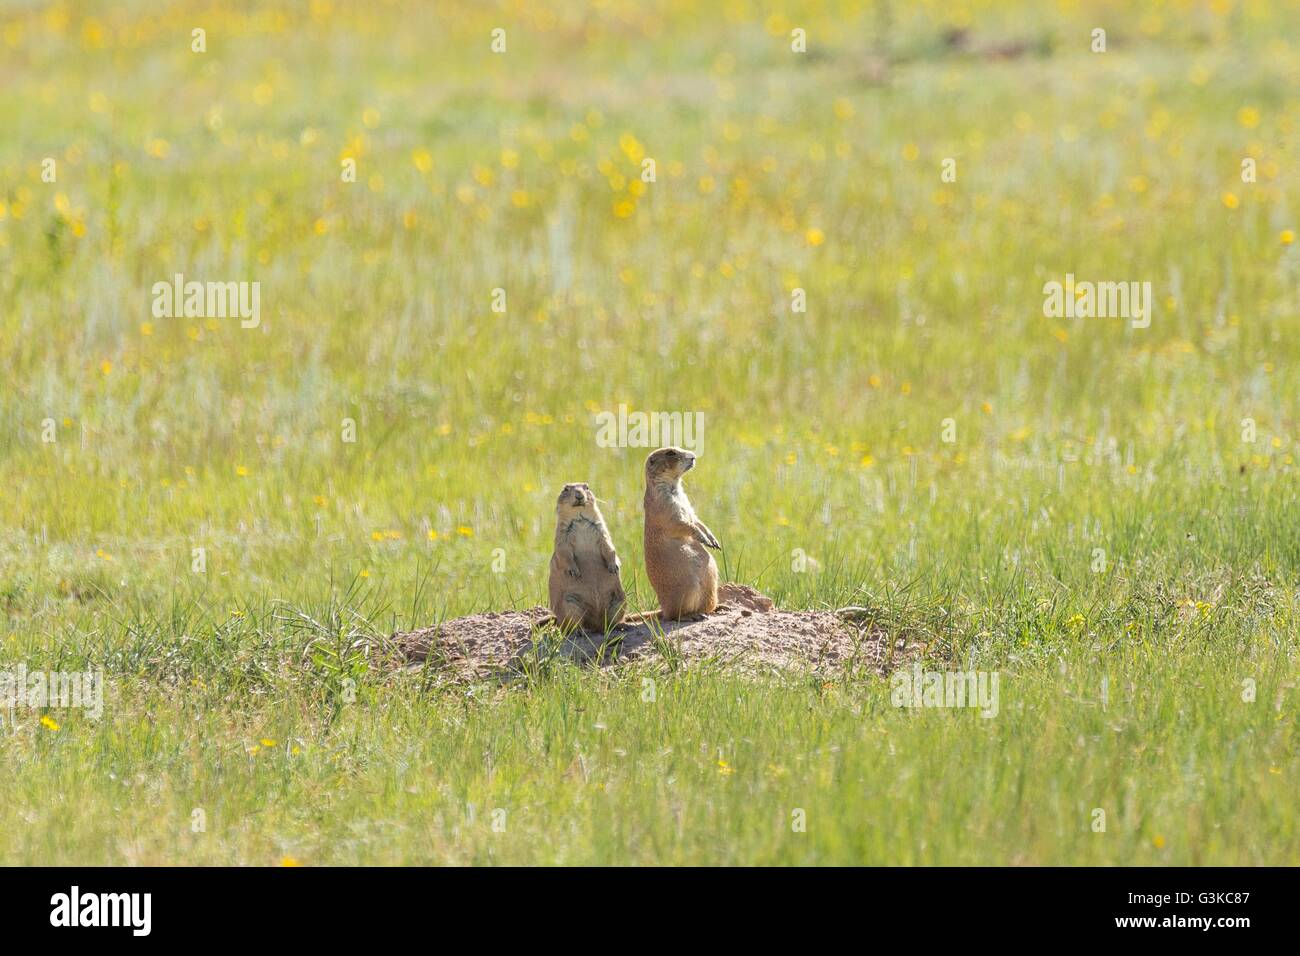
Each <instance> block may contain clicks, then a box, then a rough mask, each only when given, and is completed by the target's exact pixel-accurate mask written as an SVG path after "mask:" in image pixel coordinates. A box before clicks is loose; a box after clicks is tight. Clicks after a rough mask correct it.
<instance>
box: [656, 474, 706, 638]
mask: <svg viewBox="0 0 1300 956" xmlns="http://www.w3.org/2000/svg"><path fill="white" fill-rule="evenodd" d="M694 467H695V455H694V454H692V453H691V452H689V451H685V450H683V449H681V448H660V449H659V450H658V451H655V452H651V454H650V457H649V458H647V459H646V460H645V570H646V576H647V577H648V578H649V579H650V584H651V586H652V587H653V588H654V589H655V594H656V595H658V597H659V611H660V614H661V615H662V616H663V618H664V619H665V620H680V619H681V618H683V617H694V616H696V615H702V614H709V613H711V612H712V611H713V610H714V608H716V607H717V606H718V566H717V564H715V563H714V561H713V555H711V554H709V552H708V551H707V550H706V549H707V548H721V547H722V545H720V544H718V539H717V538H715V537H714V536H713V532H712V531H710V530H709V529H708V528H707V527H706V526H705V524H704V522H702V521H701V520H700V519H699V518H697V517H696V516H695V509H694V508H692V507H691V502H690V500H689V499H688V498H687V497H686V491H685V489H683V488H682V475H684V474H686V472H688V471H690V470H691V469H692V468H694Z"/></svg>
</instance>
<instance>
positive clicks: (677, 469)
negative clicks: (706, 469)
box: [645, 447, 695, 487]
mask: <svg viewBox="0 0 1300 956" xmlns="http://www.w3.org/2000/svg"><path fill="white" fill-rule="evenodd" d="M694 467H695V453H694V452H690V451H687V450H686V449H684V448H672V447H669V448H660V449H658V450H657V451H652V452H651V453H650V457H649V458H647V459H646V460H645V483H646V486H647V487H651V486H654V485H675V484H677V482H679V481H680V480H681V478H682V475H684V474H686V473H687V472H688V471H690V470H691V469H692V468H694Z"/></svg>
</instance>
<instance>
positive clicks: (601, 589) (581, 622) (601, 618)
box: [550, 483, 627, 633]
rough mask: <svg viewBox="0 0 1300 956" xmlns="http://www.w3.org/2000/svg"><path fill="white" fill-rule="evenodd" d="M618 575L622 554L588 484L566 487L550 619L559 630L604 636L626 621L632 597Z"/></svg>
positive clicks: (560, 503) (558, 507) (559, 510)
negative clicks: (583, 631)
mask: <svg viewBox="0 0 1300 956" xmlns="http://www.w3.org/2000/svg"><path fill="white" fill-rule="evenodd" d="M618 572H619V563H618V554H617V553H616V552H615V551H614V541H613V539H611V538H610V536H609V529H608V528H606V527H605V519H604V517H603V516H602V515H601V513H600V509H599V508H597V507H596V496H595V495H593V494H592V493H591V489H590V488H588V487H587V486H586V484H583V483H575V484H568V485H565V486H564V490H563V491H561V492H560V497H559V499H558V500H557V501H556V503H555V552H554V553H553V554H552V555H551V579H550V599H551V613H552V614H554V615H555V622H556V624H558V625H559V626H560V627H561V628H565V629H569V628H575V627H580V628H582V629H583V630H587V631H600V632H602V633H603V632H604V631H607V630H609V629H610V628H611V627H613V626H614V625H615V624H618V623H619V622H620V621H621V620H623V609H624V606H625V605H626V604H627V595H626V594H625V593H624V592H623V584H622V582H621V581H620V580H619V576H618Z"/></svg>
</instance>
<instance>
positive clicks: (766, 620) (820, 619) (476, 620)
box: [388, 584, 917, 680]
mask: <svg viewBox="0 0 1300 956" xmlns="http://www.w3.org/2000/svg"><path fill="white" fill-rule="evenodd" d="M718 597H719V600H720V602H721V603H720V604H719V606H718V609H717V610H716V611H715V612H714V613H712V614H710V615H707V616H706V617H704V618H703V619H700V620H694V621H691V620H687V621H660V620H659V617H658V615H655V614H651V615H648V616H647V619H646V620H636V619H633V620H632V621H629V622H625V623H624V624H621V625H620V626H618V627H617V628H615V629H614V630H613V631H611V632H610V634H609V635H608V636H606V635H603V634H588V633H586V632H583V631H575V632H574V633H572V634H569V635H567V636H566V635H563V634H561V633H560V632H559V631H558V630H557V629H556V628H555V626H554V624H553V623H552V619H551V615H550V613H549V612H548V611H547V610H546V608H544V607H535V608H530V609H529V610H526V611H502V612H496V613H489V614H475V615H472V616H470V617H461V618H455V619H453V620H450V621H444V622H443V623H442V624H440V625H437V626H436V627H427V628H422V629H420V630H418V631H407V632H404V633H398V634H394V635H393V636H392V638H391V640H390V642H389V644H388V649H389V650H390V651H391V652H392V654H393V655H394V656H395V658H396V660H397V661H398V662H399V663H401V664H405V665H408V666H410V665H413V666H419V667H427V668H433V669H436V670H437V671H439V672H440V673H441V674H442V675H443V676H445V677H446V678H448V679H451V680H481V679H485V678H490V677H508V676H511V675H512V674H518V673H521V672H522V671H523V670H524V669H525V668H526V667H528V666H529V664H530V663H534V662H539V661H544V660H547V659H549V658H551V657H553V656H556V655H558V656H562V657H565V658H568V659H570V660H573V661H578V662H583V663H590V664H593V665H598V666H619V665H627V664H630V663H634V662H637V661H643V662H644V661H656V660H657V661H668V660H670V659H676V660H677V661H679V662H680V663H682V664H685V665H688V666H689V665H691V664H698V663H702V662H705V661H709V662H716V663H717V664H720V665H723V666H727V667H732V668H735V669H737V670H740V671H742V672H747V673H756V672H757V673H762V672H768V673H771V672H782V671H803V672H806V673H812V674H816V675H821V676H827V677H829V676H833V675H835V674H838V673H843V672H845V671H852V672H854V673H862V674H877V675H880V676H884V675H887V674H888V673H889V672H890V671H892V670H893V669H894V668H895V667H897V666H898V665H899V664H900V663H901V662H902V661H904V660H910V659H911V657H912V656H913V655H914V654H915V653H916V651H917V648H916V647H915V646H909V645H907V644H906V642H904V641H902V640H895V641H893V642H891V640H890V638H889V635H887V634H886V633H885V632H884V631H883V630H881V629H880V628H878V627H874V626H871V625H861V624H857V623H854V621H853V620H852V618H853V615H851V614H843V613H837V612H832V611H782V610H778V609H777V608H776V606H775V604H773V602H772V599H771V598H769V597H767V596H765V595H763V594H760V593H759V592H758V591H756V590H754V589H753V588H751V587H747V586H745V585H741V584H724V585H722V587H721V588H719V594H718Z"/></svg>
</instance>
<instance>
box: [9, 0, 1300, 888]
mask: <svg viewBox="0 0 1300 956" xmlns="http://www.w3.org/2000/svg"><path fill="white" fill-rule="evenodd" d="M218 6H219V7H220V8H221V10H218V9H216V8H217V7H218ZM1133 7H1134V5H1131V4H1129V3H1121V2H1115V3H1084V2H1061V3H1057V4H1038V3H1028V2H1026V3H994V2H987V3H985V2H980V3H965V2H942V3H940V2H935V3H920V4H916V5H910V4H903V3H886V2H878V3H861V4H857V3H848V2H845V3H816V4H813V3H809V4H802V3H796V2H786V3H755V2H747V0H726V2H721V3H717V4H713V3H700V4H698V5H695V4H690V3H680V2H678V3H668V2H663V3H658V2H643V0H635V2H633V0H607V2H602V3H597V4H592V5H590V6H588V5H579V4H577V3H573V4H569V3H538V4H533V3H528V4H515V3H506V4H502V5H499V6H498V5H495V4H479V3H463V4H462V3H439V4H437V5H436V8H435V7H434V5H432V4H427V5H426V4H417V3H410V4H408V3H374V4H348V3H343V2H341V0H335V2H333V3H330V2H323V0H313V2H305V0H304V2H300V3H299V2H294V3H283V4H271V3H258V4H253V3H222V4H220V5H213V4H208V3H197V2H193V3H192V2H177V3H167V4H151V3H144V2H136V0H127V2H114V3H57V4H53V5H46V4H38V3H34V2H24V0H5V2H4V3H3V4H2V5H0V88H3V89H4V91H5V95H4V96H0V131H3V132H2V133H0V382H2V383H3V384H0V609H2V612H3V618H2V619H0V670H10V671H12V670H14V669H15V668H17V667H18V666H19V665H22V666H25V667H26V668H28V669H29V670H45V671H70V670H77V669H80V670H86V669H94V670H102V672H103V674H104V676H105V680H106V691H105V701H104V707H103V714H102V716H101V717H100V718H99V719H98V720H96V719H93V718H92V717H91V716H90V715H88V714H86V713H84V712H82V711H78V710H62V709H41V708H35V709H33V708H19V709H15V710H13V711H12V712H5V711H0V715H3V725H2V726H0V764H2V765H3V767H4V770H5V772H4V773H3V774H0V862H3V863H8V864H38V863H39V864H67V863H91V864H106V863H127V864H169V863H178V864H185V863H200V864H232V863H238V864H255V865H264V864H278V863H295V862H296V863H302V864H305V865H311V864H330V863H602V864H622V863H649V864H666V863H696V864H700V863H703V864H712V863H804V864H809V863H839V864H846V863H872V864H967V863H993V864H1073V863H1091V864H1166V863H1167V864H1201V863H1206V864H1210V863H1215V864H1262V863H1271V864H1283V863H1286V864H1297V863H1300V808H1298V807H1297V803H1296V799H1295V794H1296V792H1297V790H1300V731H1298V730H1297V725H1296V718H1297V714H1298V713H1300V699H1298V698H1300V688H1298V687H1297V677H1298V676H1300V636H1298V635H1300V631H1298V624H1300V621H1298V619H1297V615H1298V612H1300V500H1298V494H1297V476H1298V474H1300V468H1298V466H1297V462H1296V456H1297V454H1300V452H1298V451H1297V442H1300V364H1298V361H1297V360H1300V301H1298V282H1297V280H1298V279H1300V247H1297V246H1296V245H1295V243H1294V234H1295V231H1296V230H1297V229H1300V222H1298V220H1300V216H1297V205H1298V202H1300V179H1298V178H1297V170H1296V155H1297V146H1298V145H1300V140H1298V138H1297V137H1298V135H1300V97H1297V90H1300V50H1297V48H1296V37H1297V36H1300V7H1298V6H1297V5H1296V4H1295V3H1290V2H1279V3H1272V4H1265V3H1261V2H1256V0H1245V2H1234V0H1214V2H1190V0H1187V2H1167V3H1152V4H1143V5H1140V9H1134V8H1133ZM222 11H224V12H222ZM197 28H201V29H203V30H204V31H206V32H205V34H204V42H205V46H206V48H205V50H204V52H194V51H193V49H192V44H193V43H194V42H195V41H194V39H193V33H192V31H194V30H195V29H197ZM496 28H501V29H504V30H505V41H506V50H505V52H503V53H494V52H493V51H492V48H491V45H492V42H493V40H492V31H493V30H494V29H496ZM1097 28H1103V29H1105V30H1106V41H1107V49H1106V52H1104V53H1100V52H1093V51H1092V49H1091V47H1092V45H1093V42H1094V41H1093V31H1094V30H1095V29H1097ZM795 29H802V30H805V31H806V36H807V52H806V53H796V52H793V51H792V49H791V42H792V41H791V31H792V30H795ZM46 159H52V160H54V163H53V165H52V166H50V165H49V164H46V163H45V162H44V161H45V160H46ZM646 159H653V160H654V166H655V172H656V175H655V179H654V181H653V182H648V183H647V182H645V181H643V178H642V171H643V169H644V168H645V166H644V162H645V160H646ZM947 159H952V160H955V170H956V180H955V181H953V182H946V181H944V179H943V178H942V176H941V173H942V171H943V169H944V161H945V160H947ZM1245 159H1251V160H1253V161H1254V167H1253V168H1254V170H1255V176H1254V181H1253V182H1246V181H1243V160H1245ZM352 161H354V162H355V170H356V177H355V180H356V181H355V182H350V181H345V176H346V174H347V172H348V169H349V168H351V166H352ZM50 170H52V171H53V173H54V181H52V182H50V181H47V179H48V178H49V175H48V171H50ZM177 273H181V274H183V275H184V276H185V278H186V279H187V280H191V279H192V280H199V281H236V282H245V281H246V282H253V281H256V282H259V283H260V302H261V313H260V323H259V324H258V325H257V326H256V327H255V328H243V327H241V324H240V321H239V319H238V318H220V317H194V318H184V317H181V318H171V317H166V316H161V317H160V316H157V315H155V314H154V310H153V305H154V295H153V293H152V291H151V290H152V288H153V286H154V284H155V283H156V282H159V281H162V282H170V281H171V280H172V277H173V276H174V275H175V274H177ZM1067 274H1073V275H1075V276H1076V277H1078V279H1079V280H1094V281H1144V282H1150V283H1151V286H1152V289H1153V294H1154V300H1155V302H1154V315H1153V317H1152V321H1151V324H1150V327H1148V328H1139V327H1135V325H1134V323H1132V322H1130V321H1128V320H1126V319H1124V318H1083V319H1079V318H1059V319H1058V318H1049V317H1046V316H1045V315H1044V308H1043V305H1044V295H1043V291H1042V290H1043V286H1044V284H1045V283H1047V282H1051V281H1064V279H1065V276H1066V275H1067ZM498 289H500V290H504V294H505V302H506V307H505V311H504V312H501V311H494V309H493V304H494V296H495V295H496V293H495V292H494V290H498ZM795 290H803V294H804V295H805V296H806V311H803V312H798V311H793V310H792V301H793V299H792V296H793V295H794V294H795ZM620 404H626V405H627V406H629V408H631V409H634V410H645V411H681V412H685V413H694V412H699V413H701V414H702V415H703V420H704V422H705V431H704V437H703V443H702V446H701V448H700V465H699V467H698V468H697V469H696V470H695V471H694V472H693V473H692V474H691V477H690V480H689V482H688V486H689V489H690V492H691V496H692V500H693V501H694V503H695V505H696V508H697V509H698V510H699V512H700V514H701V516H702V517H703V519H704V520H705V521H706V522H708V524H709V525H710V526H711V527H712V529H713V530H714V531H715V532H716V533H717V535H718V537H719V538H720V539H721V540H722V541H723V543H724V545H725V550H724V552H722V555H721V557H720V562H721V563H722V566H723V571H724V576H725V577H727V578H728V579H731V580H737V581H743V582H746V583H749V584H752V585H755V586H757V587H759V588H761V589H762V590H764V591H765V592H767V593H768V594H770V595H772V596H773V597H774V598H775V599H776V600H777V602H778V603H779V604H780V605H782V606H785V607H792V608H827V607H839V606H842V605H846V604H856V605H862V606H865V607H868V608H870V609H871V612H872V614H873V615H874V616H875V618H876V620H878V621H879V622H880V623H882V624H883V625H884V626H886V627H888V628H890V629H891V630H892V631H894V632H896V633H898V634H899V635H903V636H906V637H907V638H908V639H909V640H913V641H917V642H920V643H922V644H923V645H924V646H925V648H926V655H927V656H926V666H927V667H930V668H934V669H943V668H950V667H951V668H970V669H977V670H980V671H984V672H996V673H998V674H999V675H1000V681H1001V683H1000V687H1001V700H1000V707H999V712H998V715H997V716H996V717H995V718H991V719H983V718H981V717H980V716H978V715H977V714H976V713H973V712H969V711H962V712H953V711H950V710H930V709H921V710H919V711H918V710H912V709H901V708H898V707H895V706H892V703H891V694H890V686H889V685H888V684H887V683H886V682H884V681H881V680H864V679H847V678H846V679H843V680H829V681H823V680H813V679H811V678H803V677H799V676H797V675H795V676H791V677H790V678H789V679H785V680H773V681H770V682H761V683H755V682H753V681H748V682H746V681H742V680H741V679H740V678H739V677H738V676H736V675H734V674H730V673H727V672H724V671H719V670H717V669H711V668H700V669H692V670H687V671H681V670H672V669H669V668H666V667H665V668H663V669H662V670H657V671H654V672H649V671H646V670H644V669H642V670H638V671H634V672H632V673H630V674H618V675H616V674H611V673H607V672H603V671H601V672H597V671H593V670H590V669H580V668H577V667H561V668H556V669H551V670H548V671H547V672H546V673H545V674H543V675H539V676H537V677H536V678H535V679H533V680H530V681H528V682H526V683H525V684H524V685H523V686H519V685H515V686H511V687H508V688H501V687H498V686H495V685H493V686H487V685H484V686H475V687H464V686H440V685H438V684H437V683H436V682H431V681H430V680H429V679H428V676H429V675H427V674H423V675H421V674H409V675H400V676H394V675H393V674H391V673H389V672H387V671H384V670H380V669H378V668H374V667H369V666H368V665H367V661H366V658H365V657H364V655H363V654H362V653H361V650H360V644H361V642H362V640H363V639H364V638H366V637H369V636H375V635H384V634H387V633H390V632H391V631H393V630H395V629H401V628H406V627H416V626H424V625H428V624H431V623H433V622H436V621H438V620H441V619H443V618H446V617H450V616H456V615H460V614H466V613H471V612H476V611H481V610H486V609H492V608H505V607H527V606H531V605H533V604H538V603H542V602H543V601H544V600H545V591H546V564H547V561H548V558H549V555H550V549H551V537H552V534H553V530H554V526H553V506H554V500H555V496H556V494H557V493H558V490H559V488H560V486H561V485H562V484H563V483H565V482H568V481H587V482H589V483H590V484H591V486H592V488H593V489H594V490H595V491H596V493H597V494H598V495H599V496H600V498H601V499H603V500H604V501H606V502H608V504H606V505H605V506H604V508H603V510H604V513H605V517H606V519H607V521H608V522H609V524H610V528H611V531H612V533H613V536H614V540H615V543H616V545H617V547H618V549H619V553H620V555H621V557H622V561H623V567H624V584H625V586H626V587H627V588H628V592H629V594H630V595H631V596H632V599H633V601H634V603H635V604H637V605H638V606H639V607H643V608H649V607H653V606H654V595H653V592H652V591H651V590H650V588H649V586H648V584H647V582H646V578H645V573H644V568H643V564H642V559H641V493H642V478H641V463H642V460H643V458H644V456H645V454H646V451H647V449H643V448H606V447H601V446H600V445H598V443H597V441H596V427H595V424H594V418H595V415H596V414H597V413H599V412H601V411H605V410H616V409H617V408H618V407H619V405H620ZM351 438H355V440H348V439H351ZM946 439H951V440H946ZM195 549H202V551H199V552H196V550H195ZM801 555H806V556H808V557H809V558H811V559H812V562H811V563H809V564H807V565H804V564H803V563H802V562H801V561H800V560H799V559H798V558H799V556H801ZM196 568H197V569H198V570H196ZM800 568H802V570H798V569H800ZM304 617H309V618H310V619H311V620H312V622H314V623H311V624H306V623H304ZM647 677H649V678H652V679H653V680H654V681H655V684H654V687H655V694H654V695H653V699H652V700H648V699H647V696H648V695H647V693H646V686H647V685H646V684H645V683H644V681H645V679H646V678H647ZM353 688H355V694H353V693H352V689H353ZM1097 810H1102V811H1104V813H1105V829H1104V832H1098V830H1097V828H1096V821H1097V819H1098V817H1097V814H1096V811H1097ZM799 821H802V822H803V826H802V827H801V826H799V825H798V823H799Z"/></svg>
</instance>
